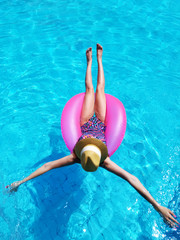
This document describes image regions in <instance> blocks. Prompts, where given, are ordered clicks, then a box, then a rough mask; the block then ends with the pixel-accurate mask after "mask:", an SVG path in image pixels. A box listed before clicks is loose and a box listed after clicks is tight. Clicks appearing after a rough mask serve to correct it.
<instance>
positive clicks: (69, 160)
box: [6, 153, 78, 192]
mask: <svg viewBox="0 0 180 240" xmlns="http://www.w3.org/2000/svg"><path fill="white" fill-rule="evenodd" d="M77 162H78V159H77V157H76V156H75V154H74V153H72V154H71V155H69V156H66V157H63V158H60V159H58V160H55V161H52V162H48V163H45V164H44V165H43V166H41V167H40V168H38V169H37V170H36V171H35V172H33V173H31V174H30V175H29V176H28V177H26V178H24V179H23V180H21V181H16V182H13V183H12V184H10V185H8V186H6V188H9V189H10V191H11V192H12V191H17V189H18V187H19V186H20V185H21V184H22V183H25V182H27V181H29V180H31V179H33V178H36V177H38V176H40V175H42V174H44V173H45V172H48V171H49V170H51V169H54V168H60V167H64V166H68V165H72V164H74V163H77Z"/></svg>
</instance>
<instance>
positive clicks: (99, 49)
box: [97, 43, 103, 60]
mask: <svg viewBox="0 0 180 240" xmlns="http://www.w3.org/2000/svg"><path fill="white" fill-rule="evenodd" d="M102 53H103V48H102V46H101V45H100V44H99V43H97V60H101V59H102Z"/></svg>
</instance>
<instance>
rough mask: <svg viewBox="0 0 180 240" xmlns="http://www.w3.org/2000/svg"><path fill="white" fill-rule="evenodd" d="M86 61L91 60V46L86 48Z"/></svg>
mask: <svg viewBox="0 0 180 240" xmlns="http://www.w3.org/2000/svg"><path fill="white" fill-rule="evenodd" d="M86 58H87V63H88V62H92V47H90V48H88V49H87V50H86Z"/></svg>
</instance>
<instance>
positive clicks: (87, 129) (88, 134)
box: [78, 116, 106, 144]
mask: <svg viewBox="0 0 180 240" xmlns="http://www.w3.org/2000/svg"><path fill="white" fill-rule="evenodd" d="M105 131H106V126H105V125H104V123H103V122H101V120H99V119H98V118H97V117H96V116H93V117H91V118H90V119H89V121H88V122H86V123H84V124H83V125H82V126H81V132H82V135H81V137H80V138H79V140H78V141H80V140H82V139H85V138H97V139H99V140H101V141H102V142H103V143H104V144H106V139H105Z"/></svg>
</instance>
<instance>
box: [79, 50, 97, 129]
mask: <svg viewBox="0 0 180 240" xmlns="http://www.w3.org/2000/svg"><path fill="white" fill-rule="evenodd" d="M86 57H87V70H86V80H85V84H86V93H85V96H84V102H83V106H82V111H81V119H80V125H81V126H82V125H83V124H84V123H86V122H87V121H88V120H89V119H90V118H91V117H92V116H93V114H94V88H93V84H92V75H91V66H92V48H88V49H87V51H86Z"/></svg>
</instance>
